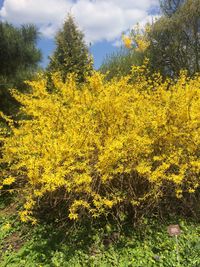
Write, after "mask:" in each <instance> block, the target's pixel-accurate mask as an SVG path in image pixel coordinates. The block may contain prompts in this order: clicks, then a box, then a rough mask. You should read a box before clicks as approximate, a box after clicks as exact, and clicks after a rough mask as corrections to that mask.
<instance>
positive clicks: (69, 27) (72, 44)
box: [47, 16, 92, 82]
mask: <svg viewBox="0 0 200 267" xmlns="http://www.w3.org/2000/svg"><path fill="white" fill-rule="evenodd" d="M56 44H57V47H56V50H55V51H54V53H53V55H52V56H51V57H50V63H49V66H48V68H47V70H48V72H56V71H59V72H60V73H61V75H62V78H63V80H65V79H66V76H67V74H69V73H75V74H77V80H78V81H79V82H83V81H84V79H85V76H86V74H88V73H90V71H91V70H92V59H91V56H90V55H89V52H88V48H87V46H86V44H85V42H84V35H83V33H82V32H81V31H80V30H79V29H78V27H77V26H76V24H75V22H74V20H73V18H72V17H71V16H68V18H67V20H66V21H65V23H64V25H63V28H62V29H61V30H60V31H59V32H58V33H57V36H56Z"/></svg>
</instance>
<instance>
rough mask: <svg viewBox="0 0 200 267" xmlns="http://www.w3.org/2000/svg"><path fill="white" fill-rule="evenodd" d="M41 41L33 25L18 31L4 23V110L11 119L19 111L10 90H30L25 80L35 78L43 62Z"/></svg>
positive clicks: (0, 49) (0, 98) (0, 59)
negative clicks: (39, 64) (41, 61)
mask: <svg viewBox="0 0 200 267" xmlns="http://www.w3.org/2000/svg"><path fill="white" fill-rule="evenodd" d="M37 39H38V32H37V30H36V28H35V26H33V25H24V26H21V27H20V28H16V27H14V26H13V25H12V24H9V23H4V22H0V110H1V111H3V112H5V113H7V114H9V115H11V114H13V113H14V112H15V110H16V107H17V103H16V101H15V100H14V99H13V98H12V97H11V95H10V93H9V88H11V87H15V88H17V89H18V90H20V91H23V90H24V89H25V88H26V85H25V84H24V80H26V79H30V78H31V77H32V75H33V74H34V72H35V71H36V69H37V68H38V63H39V61H40V60H41V53H40V51H39V50H38V49H37V48H36V42H37Z"/></svg>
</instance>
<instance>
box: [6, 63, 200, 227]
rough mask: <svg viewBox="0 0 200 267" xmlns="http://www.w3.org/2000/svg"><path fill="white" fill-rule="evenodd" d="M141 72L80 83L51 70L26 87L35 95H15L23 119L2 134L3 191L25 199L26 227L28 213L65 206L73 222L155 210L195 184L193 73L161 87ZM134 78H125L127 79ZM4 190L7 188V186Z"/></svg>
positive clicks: (199, 143)
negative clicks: (50, 82)
mask: <svg viewBox="0 0 200 267" xmlns="http://www.w3.org/2000/svg"><path fill="white" fill-rule="evenodd" d="M147 73H148V71H147V69H146V67H145V66H142V67H134V68H133V70H132V77H134V79H133V78H132V77H130V76H126V77H122V78H121V79H120V80H117V79H113V80H111V81H105V80H104V76H103V75H101V74H100V73H98V72H94V74H93V75H92V76H91V77H88V79H87V82H86V83H85V84H82V85H81V86H80V85H76V83H75V77H73V75H70V76H68V79H67V81H66V82H65V83H63V82H62V79H61V77H60V75H59V74H58V73H57V74H53V76H52V80H53V82H54V86H55V88H56V90H54V91H53V92H49V91H48V90H47V89H46V88H47V87H46V84H47V81H46V79H45V77H42V76H41V77H39V78H38V80H37V81H34V82H29V85H30V86H31V87H32V92H31V93H29V94H26V95H24V94H20V93H19V92H18V91H13V96H14V97H15V98H16V99H17V101H19V102H20V103H21V104H22V108H21V112H22V113H23V114H25V115H26V116H24V119H23V120H21V121H19V123H18V125H17V127H16V125H14V124H13V123H12V121H11V120H10V119H9V118H6V117H5V116H4V118H5V119H7V120H8V123H9V124H10V127H11V130H12V134H10V135H9V136H7V137H3V134H2V139H3V142H4V146H3V157H2V159H1V162H2V163H3V164H4V166H6V168H5V169H4V170H3V176H2V177H3V178H2V190H6V188H9V190H11V189H12V190H14V189H17V190H19V191H20V192H21V196H23V198H22V199H24V201H25V202H24V210H23V211H21V212H20V215H21V219H22V220H23V221H27V220H32V221H33V223H34V222H35V219H34V218H33V217H34V212H33V211H34V208H35V207H37V206H43V205H46V204H45V203H47V202H48V203H49V205H50V204H52V203H53V204H52V205H53V206H56V207H59V205H61V204H60V203H64V205H65V206H66V212H68V216H69V218H70V219H78V217H79V216H81V215H82V214H85V213H87V214H89V215H90V216H92V217H98V216H99V215H101V214H104V215H106V214H108V212H110V211H113V210H117V211H120V210H121V208H124V207H133V209H137V208H143V210H145V209H146V210H147V209H148V208H149V207H151V206H153V205H156V204H159V201H161V199H165V197H167V196H168V195H169V194H171V195H172V196H175V195H176V196H177V197H178V198H180V197H182V196H184V195H185V194H187V193H191V194H192V193H194V191H195V190H196V189H197V188H198V186H199V172H200V161H199V155H200V153H199V147H200V139H199V134H200V128H199V121H200V91H199V86H200V77H199V76H198V75H197V76H196V77H194V78H193V79H188V78H187V75H186V73H185V72H182V73H181V75H180V77H179V79H178V80H177V81H176V82H174V83H172V81H171V80H165V82H163V81H162V77H161V76H160V75H159V74H158V73H157V74H154V76H153V77H152V78H150V77H148V76H147V75H146V74H147ZM130 80H131V82H130ZM9 186H10V187H9Z"/></svg>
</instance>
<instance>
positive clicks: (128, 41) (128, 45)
mask: <svg viewBox="0 0 200 267" xmlns="http://www.w3.org/2000/svg"><path fill="white" fill-rule="evenodd" d="M122 40H123V42H124V45H125V47H126V48H131V47H132V40H131V39H130V37H128V36H125V35H124V36H123V37H122Z"/></svg>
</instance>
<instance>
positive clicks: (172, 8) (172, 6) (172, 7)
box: [160, 0, 185, 17]
mask: <svg viewBox="0 0 200 267" xmlns="http://www.w3.org/2000/svg"><path fill="white" fill-rule="evenodd" d="M184 2H185V0H160V7H161V11H162V12H163V13H164V14H165V15H167V16H169V17H170V16H172V15H173V14H174V13H175V12H176V11H177V10H178V9H179V8H180V7H181V5H182V4H183V3H184Z"/></svg>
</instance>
